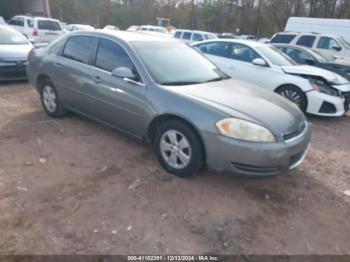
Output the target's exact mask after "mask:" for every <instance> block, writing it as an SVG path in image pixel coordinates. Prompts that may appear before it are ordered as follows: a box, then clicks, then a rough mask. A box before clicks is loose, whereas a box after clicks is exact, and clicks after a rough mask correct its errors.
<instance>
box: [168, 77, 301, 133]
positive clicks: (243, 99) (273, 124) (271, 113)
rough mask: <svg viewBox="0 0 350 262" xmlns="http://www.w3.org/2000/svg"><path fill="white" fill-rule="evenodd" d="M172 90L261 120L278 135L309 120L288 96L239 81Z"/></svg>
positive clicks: (229, 111)
mask: <svg viewBox="0 0 350 262" xmlns="http://www.w3.org/2000/svg"><path fill="white" fill-rule="evenodd" d="M171 90H172V91H175V92H178V93H179V94H181V95H186V96H188V97H191V98H192V99H196V100H198V101H200V102H202V103H205V104H207V105H209V106H211V107H214V108H216V109H218V110H220V111H222V112H224V113H226V114H228V115H229V116H232V117H237V118H242V119H245V120H248V121H253V122H256V123H260V124H262V125H263V126H265V127H267V128H269V129H270V130H271V131H272V132H273V133H274V134H275V135H281V134H284V133H286V132H290V131H294V130H295V129H297V128H299V127H300V125H301V124H302V123H304V122H305V117H304V114H303V113H302V112H301V111H300V110H299V108H298V107H297V106H296V105H294V104H293V103H291V102H289V101H288V100H287V99H285V98H283V97H281V96H279V95H277V94H275V93H273V92H271V91H268V90H265V89H263V88H261V87H257V86H254V85H251V84H249V83H246V82H242V81H239V80H233V79H229V80H223V81H219V82H211V83H204V84H197V85H191V86H182V87H173V88H171Z"/></svg>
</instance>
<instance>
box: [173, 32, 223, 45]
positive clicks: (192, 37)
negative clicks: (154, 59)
mask: <svg viewBox="0 0 350 262" xmlns="http://www.w3.org/2000/svg"><path fill="white" fill-rule="evenodd" d="M174 37H175V38H178V39H180V40H182V41H184V42H186V43H188V44H190V43H195V42H200V41H203V40H208V39H217V38H218V36H217V35H216V34H213V33H210V32H204V31H192V30H175V32H174Z"/></svg>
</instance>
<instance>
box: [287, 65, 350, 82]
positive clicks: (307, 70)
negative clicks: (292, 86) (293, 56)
mask: <svg viewBox="0 0 350 262" xmlns="http://www.w3.org/2000/svg"><path fill="white" fill-rule="evenodd" d="M282 70H283V71H284V72H285V73H287V74H292V75H302V76H317V77H322V78H324V79H325V80H326V81H327V82H329V83H330V84H335V85H343V84H348V83H349V81H348V80H346V79H345V78H344V77H342V76H340V75H338V74H336V73H333V72H331V71H328V70H324V69H322V68H317V67H314V66H308V65H297V66H282Z"/></svg>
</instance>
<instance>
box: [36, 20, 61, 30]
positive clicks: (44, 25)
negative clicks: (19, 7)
mask: <svg viewBox="0 0 350 262" xmlns="http://www.w3.org/2000/svg"><path fill="white" fill-rule="evenodd" d="M38 28H39V29H41V30H51V31H61V26H60V24H59V23H58V22H56V21H50V20H39V21H38Z"/></svg>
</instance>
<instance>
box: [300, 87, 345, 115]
mask: <svg viewBox="0 0 350 262" xmlns="http://www.w3.org/2000/svg"><path fill="white" fill-rule="evenodd" d="M305 94H306V96H307V100H308V106H307V109H306V112H307V113H310V114H313V115H319V116H342V115H344V113H345V112H346V111H347V110H348V105H347V101H346V99H345V98H343V97H338V96H331V95H327V94H323V93H320V92H317V91H310V92H306V93H305Z"/></svg>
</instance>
